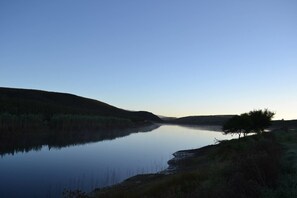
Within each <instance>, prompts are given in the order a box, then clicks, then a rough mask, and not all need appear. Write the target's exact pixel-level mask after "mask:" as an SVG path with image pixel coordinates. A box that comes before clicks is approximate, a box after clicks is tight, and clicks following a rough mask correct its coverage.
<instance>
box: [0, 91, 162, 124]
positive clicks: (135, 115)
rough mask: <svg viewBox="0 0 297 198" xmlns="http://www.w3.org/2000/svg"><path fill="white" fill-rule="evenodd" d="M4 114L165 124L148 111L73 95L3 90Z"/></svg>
mask: <svg viewBox="0 0 297 198" xmlns="http://www.w3.org/2000/svg"><path fill="white" fill-rule="evenodd" d="M0 113H8V114H11V115H15V116H20V115H32V114H33V115H38V116H41V118H42V119H43V120H44V121H49V120H50V119H51V118H52V117H53V116H54V115H59V114H67V115H68V114H70V115H89V116H101V117H116V118H123V119H129V120H131V121H132V122H143V121H146V120H148V121H161V119H160V118H159V117H158V116H156V115H154V114H152V113H149V112H145V111H138V112H134V111H126V110H123V109H119V108H116V107H113V106H111V105H108V104H106V103H103V102H100V101H97V100H92V99H88V98H83V97H79V96H75V95H72V94H65V93H55V92H46V91H38V90H28V89H12V88H0Z"/></svg>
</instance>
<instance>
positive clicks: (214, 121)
mask: <svg viewBox="0 0 297 198" xmlns="http://www.w3.org/2000/svg"><path fill="white" fill-rule="evenodd" d="M232 116H234V115H209V116H187V117H181V118H176V119H171V120H170V121H168V122H169V123H174V124H186V125H223V124H224V123H225V122H226V121H227V120H228V119H230V118H231V117H232Z"/></svg>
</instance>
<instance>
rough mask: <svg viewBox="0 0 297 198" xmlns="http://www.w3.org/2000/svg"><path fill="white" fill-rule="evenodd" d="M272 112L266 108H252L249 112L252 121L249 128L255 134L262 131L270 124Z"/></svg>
mask: <svg viewBox="0 0 297 198" xmlns="http://www.w3.org/2000/svg"><path fill="white" fill-rule="evenodd" d="M273 116H274V113H273V112H271V111H268V109H265V110H264V111H263V110H254V111H250V112H249V117H250V119H251V121H252V128H251V130H252V131H253V132H255V133H257V134H260V133H262V132H264V130H265V129H266V128H268V127H269V126H270V125H271V119H272V118H273Z"/></svg>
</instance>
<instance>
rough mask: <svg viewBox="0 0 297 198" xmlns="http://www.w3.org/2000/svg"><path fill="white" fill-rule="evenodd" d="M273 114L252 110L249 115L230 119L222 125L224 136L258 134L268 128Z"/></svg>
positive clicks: (244, 114)
mask: <svg viewBox="0 0 297 198" xmlns="http://www.w3.org/2000/svg"><path fill="white" fill-rule="evenodd" d="M273 116H274V113H273V112H271V111H268V110H267V109H265V110H264V111H263V110H254V111H250V112H249V113H243V114H241V115H236V116H233V117H232V118H230V119H229V120H228V121H227V122H226V123H225V124H224V125H223V131H224V134H238V136H239V138H240V136H241V134H243V135H244V136H246V135H247V134H248V133H251V132H254V133H257V134H260V133H262V132H263V131H264V129H265V128H267V127H269V126H270V123H271V119H272V117H273Z"/></svg>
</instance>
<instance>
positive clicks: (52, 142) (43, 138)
mask: <svg viewBox="0 0 297 198" xmlns="http://www.w3.org/2000/svg"><path fill="white" fill-rule="evenodd" d="M159 126H160V125H157V124H150V125H146V126H140V127H134V128H129V129H113V130H107V129H105V130H96V131H45V132H43V133H33V134H17V135H15V136H14V135H10V136H5V137H0V155H5V154H15V153H18V152H29V151H31V150H35V151H38V150H40V149H41V148H42V146H44V145H47V146H48V147H49V149H51V148H63V147H67V146H73V145H79V144H86V143H90V142H98V141H102V140H112V139H115V138H119V137H124V136H127V135H129V134H131V133H138V132H149V131H152V130H154V129H157V128H158V127H159Z"/></svg>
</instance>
